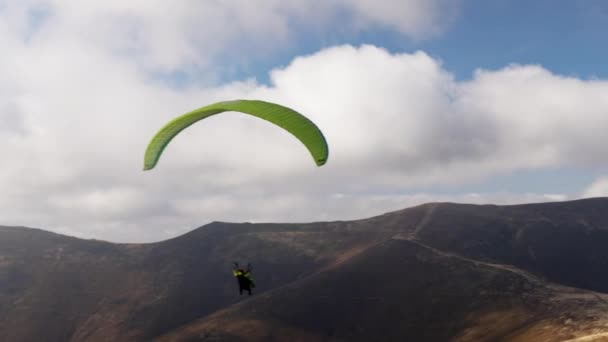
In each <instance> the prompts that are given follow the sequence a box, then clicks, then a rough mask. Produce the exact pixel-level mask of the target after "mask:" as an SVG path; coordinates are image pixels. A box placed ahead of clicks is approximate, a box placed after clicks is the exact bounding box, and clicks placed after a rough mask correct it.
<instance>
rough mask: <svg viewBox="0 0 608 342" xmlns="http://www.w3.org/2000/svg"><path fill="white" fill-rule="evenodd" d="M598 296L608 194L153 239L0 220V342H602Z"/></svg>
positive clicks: (605, 320)
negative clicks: (84, 234)
mask: <svg viewBox="0 0 608 342" xmlns="http://www.w3.org/2000/svg"><path fill="white" fill-rule="evenodd" d="M234 261H239V262H241V263H243V264H246V263H247V262H251V263H252V264H253V266H254V270H253V276H254V279H255V281H256V285H257V286H256V288H255V289H254V295H253V296H251V297H250V296H247V295H243V296H240V295H239V294H238V290H237V284H236V281H235V279H233V276H232V274H231V266H232V263H233V262H234ZM606 293H608V198H594V199H585V200H578V201H570V202H556V203H540V204H524V205H511V206H496V205H465V204H454V203H429V204H424V205H420V206H417V207H412V208H408V209H404V210H400V211H396V212H391V213H387V214H384V215H380V216H376V217H372V218H369V219H364V220H357V221H335V222H318V223H308V224H276V223H273V224H270V223H269V224H263V223H260V224H249V223H241V224H237V223H223V222H214V223H211V224H208V225H205V226H203V227H200V228H198V229H195V230H193V231H191V232H189V233H187V234H185V235H182V236H179V237H177V238H174V239H171V240H167V241H163V242H158V243H151V244H115V243H109V242H103V241H97V240H82V239H77V238H73V237H68V236H63V235H58V234H54V233H50V232H46V231H43V230H39V229H30V228H24V227H0V340H2V341H28V342H29V341H112V342H119V341H551V342H553V341H568V340H569V341H600V340H602V338H605V339H606V340H608V294H606Z"/></svg>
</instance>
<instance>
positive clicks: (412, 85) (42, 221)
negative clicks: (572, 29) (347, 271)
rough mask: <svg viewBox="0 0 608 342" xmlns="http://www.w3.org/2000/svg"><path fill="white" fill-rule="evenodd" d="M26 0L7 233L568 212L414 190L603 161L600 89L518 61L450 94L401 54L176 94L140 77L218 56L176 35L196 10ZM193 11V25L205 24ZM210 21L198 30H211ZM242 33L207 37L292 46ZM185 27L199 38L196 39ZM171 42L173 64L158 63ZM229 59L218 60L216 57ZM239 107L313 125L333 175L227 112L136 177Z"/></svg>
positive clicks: (438, 75)
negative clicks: (202, 113)
mask: <svg viewBox="0 0 608 342" xmlns="http://www.w3.org/2000/svg"><path fill="white" fill-rule="evenodd" d="M23 3H27V4H30V5H31V4H34V5H36V6H38V5H39V6H41V7H40V9H39V10H38V12H35V14H33V15H32V14H31V13H30V12H28V11H26V10H25V8H26V7H24V6H21V5H14V4H15V3H12V2H11V3H10V4H9V5H8V6H7V5H5V6H4V7H1V6H0V8H2V9H0V41H1V42H2V44H3V45H2V46H3V53H2V54H1V55H0V58H2V61H3V63H0V75H1V76H0V90H1V92H2V93H1V94H0V120H1V122H2V125H3V128H2V129H0V139H2V144H0V154H2V156H3V159H4V165H5V166H3V167H2V168H0V188H1V189H2V196H0V224H8V225H10V224H12V225H27V226H34V227H40V228H46V229H53V230H56V231H59V232H64V233H68V234H71V235H77V236H83V237H95V238H103V239H110V240H113V241H154V240H159V239H163V238H167V237H171V236H174V235H176V234H179V233H182V232H185V231H187V230H189V229H192V228H194V227H197V226H199V225H201V224H204V223H206V222H209V221H213V220H227V221H253V222H260V221H273V222H277V221H314V220H332V219H352V218H361V217H367V216H371V215H375V214H380V213H383V212H386V211H389V210H394V209H401V208H403V207H406V206H409V205H415V204H419V203H422V202H428V201H454V202H469V203H488V202H490V203H499V204H506V203H520V202H535V201H552V200H562V199H566V198H567V197H568V195H567V194H551V193H550V191H547V192H548V194H514V193H497V194H467V193H465V194H461V195H449V196H448V195H437V194H425V193H424V192H421V191H420V190H415V189H420V188H423V187H424V186H428V185H433V186H441V185H462V184H466V183H473V182H477V181H479V180H482V179H487V178H489V177H492V176H494V175H498V174H504V173H509V172H513V171H517V170H533V169H540V168H546V167H553V168H556V167H561V166H569V167H576V166H581V165H585V166H589V167H598V166H606V165H605V163H606V162H605V161H604V159H603V158H600V156H604V155H606V152H607V151H606V149H607V148H608V147H606V146H608V144H606V141H605V139H606V135H605V134H604V132H603V131H604V130H603V129H602V128H603V127H606V124H608V122H607V121H608V117H607V116H606V115H605V113H606V112H607V111H608V99H607V98H606V96H604V94H605V93H606V91H607V90H608V82H606V81H603V80H594V81H586V80H581V79H576V78H571V77H564V76H560V75H556V74H553V73H551V72H550V71H548V70H546V69H544V68H542V67H541V66H530V65H527V66H518V65H512V66H507V67H505V68H503V69H500V70H479V71H477V72H476V73H475V75H474V76H473V78H472V79H471V80H468V81H456V80H454V78H453V76H452V75H451V74H450V73H449V72H448V71H446V70H445V69H443V67H442V65H441V63H440V62H439V61H437V60H436V59H434V58H432V57H430V56H429V55H427V54H426V53H424V52H421V51H419V52H415V53H399V54H391V53H389V52H388V51H386V50H384V49H382V48H378V47H375V46H370V45H365V46H360V47H355V46H349V45H344V46H337V47H332V48H328V49H324V50H321V51H318V52H316V53H314V54H312V55H308V56H300V57H298V58H296V59H294V60H293V61H292V63H290V64H289V65H287V66H285V67H283V68H277V69H275V70H273V71H272V72H271V75H270V80H271V84H270V85H268V86H266V85H261V84H258V83H257V82H255V81H254V80H244V81H241V82H231V83H227V84H222V85H220V86H213V87H212V86H209V87H202V86H194V85H193V86H188V87H185V88H183V89H179V90H178V89H173V88H171V87H168V86H166V85H163V84H161V83H158V82H153V81H151V80H150V74H149V73H148V72H147V71H146V68H143V69H142V68H139V67H138V66H139V65H145V66H146V67H154V68H169V69H170V68H180V67H183V66H184V65H187V64H189V63H195V60H196V63H199V62H201V60H204V58H203V57H205V58H206V57H209V56H213V53H211V54H209V55H207V54H202V55H201V52H200V50H198V49H199V48H200V44H198V43H200V42H202V41H198V40H197V39H203V38H200V37H198V36H197V35H198V34H202V33H200V32H201V31H202V30H201V26H200V23H201V22H203V21H201V20H202V19H201V18H202V17H196V19H192V18H190V17H188V16H186V18H182V20H179V22H176V20H177V19H176V18H178V17H180V15H182V14H183V13H182V14H180V13H181V12H180V13H173V12H171V11H186V9H185V8H186V7H183V8H182V7H181V6H186V5H176V7H174V8H173V7H172V8H171V9H167V11H169V12H167V13H173V14H174V15H172V16H170V17H171V18H161V17H162V16H161V15H160V13H161V12H162V11H161V10H160V9H162V8H163V7H162V6H164V5H162V6H161V5H159V3H155V4H156V5H158V6H161V7H154V6H152V5H150V8H147V7H146V6H148V5H147V4H151V3H153V2H148V1H146V2H128V3H125V2H120V3H119V2H112V1H109V2H103V3H102V2H100V3H99V4H94V5H91V6H92V7H87V8H80V7H79V6H84V5H80V3H77V2H70V3H67V2H42V1H40V2H38V1H30V2H23ZM197 3H198V2H197ZM225 3H226V4H231V5H230V6H236V5H234V4H237V2H225ZM284 3H286V2H279V1H277V2H273V1H268V2H262V3H261V5H260V6H261V7H262V8H265V7H264V6H268V7H269V8H273V10H272V11H271V10H268V11H270V12H268V13H271V14H272V15H279V14H277V13H283V12H281V11H284V10H277V9H275V7H272V6H278V7H276V8H282V7H280V6H293V7H294V8H296V9H290V11H296V12H297V13H300V14H298V15H301V16H305V15H308V14H306V13H308V12H307V11H309V10H310V9H309V8H307V7H305V6H302V7H298V6H297V4H298V2H293V3H291V2H290V5H286V4H284ZM332 3H333V2H332ZM355 3H356V4H358V5H357V6H361V7H360V8H361V9H353V10H357V11H361V12H366V11H365V10H364V8H365V6H367V5H366V2H365V1H358V2H353V4H355ZM388 3H390V2H386V4H388ZM135 4H139V6H141V7H137V8H136V6H135ZM412 4H413V2H412ZM364 5H365V6H364ZM20 6H21V7H20ZM95 6H97V7H95ZM192 6H193V7H189V9H190V10H191V11H192V14H193V15H194V14H195V13H198V12H197V11H202V10H201V9H199V7H197V6H198V5H192ZM214 6H229V5H224V2H222V5H219V4H216V5H214ZM244 6H245V5H244ZM323 6H328V5H323ZM342 6H346V5H344V3H342ZM353 6H354V5H353ZM425 6H427V5H425ZM152 7H153V8H152ZM237 7H238V6H237ZM245 8H246V7H245ZM290 8H291V7H290ZM358 8H359V7H358ZM421 8H426V7H424V6H423V7H421ZM150 11H151V12H153V14H149V13H148V12H150ZM235 11H238V10H235ZM285 11H286V10H285ZM298 11H299V12H298ZM425 11H426V10H425ZM262 12H263V11H262ZM7 13H10V14H11V15H8V14H7ZM239 13H240V12H239ZM244 13H245V12H243V13H240V14H238V13H237V14H235V13H230V14H229V15H231V16H232V15H236V16H237V17H238V15H244ZM256 13H258V12H257V8H256ZM289 13H291V12H289ZM294 13H295V12H294ZM313 13H314V12H313ZM381 13H384V12H381ZM387 13H388V12H387ZM12 14H15V15H14V16H13V15H12ZM18 14H19V15H18ZM271 14H268V15H271ZM226 15H228V14H226ZM369 15H370V16H372V17H370V18H376V19H373V20H381V19H378V18H384V17H383V16H382V15H381V14H372V13H369ZM391 15H392V14H391ZM133 16H134V17H135V19H133V18H132V17H133ZM139 16H143V17H141V18H139ZM272 18H274V17H272V16H271V17H262V19H260V18H257V19H256V18H248V19H246V20H254V21H255V20H259V21H261V22H262V23H265V22H267V21H272ZM280 18H283V20H288V19H287V18H290V16H289V15H284V16H282V17H280ZM301 18H304V17H301ZM110 19H111V20H110ZM156 19H158V20H159V21H160V22H159V23H158V25H159V26H158V27H159V29H158V30H161V28H162V29H163V30H164V29H166V30H168V31H167V32H159V31H155V30H156V29H148V28H147V26H146V25H151V23H152V22H154V20H156ZM32 20H33V21H34V22H36V23H37V24H38V25H39V26H40V27H41V28H40V29H38V31H36V32H32V29H33V28H32V26H31V24H28V25H25V24H23V22H24V21H32ZM107 20H109V21H107ZM121 20H124V21H125V23H122V22H121ZM148 20H149V21H150V22H148ZM163 20H168V21H169V22H166V23H163V22H162V21H163ZM188 20H191V22H190V23H189V24H187V23H188ZM209 20H210V21H209V22H208V23H209V25H205V26H204V27H207V26H213V25H212V24H213V20H217V18H210V19H209ZM243 20H245V19H243ZM246 20H245V21H244V22H243V23H241V22H239V21H237V22H238V23H239V24H234V25H235V26H237V27H238V30H240V31H235V32H236V33H229V32H232V31H231V30H237V29H236V28H234V27H232V26H230V25H224V26H223V27H224V29H225V30H227V31H229V32H228V33H227V32H223V31H222V32H218V31H212V32H213V33H212V34H217V35H226V34H230V35H232V34H233V35H234V39H237V40H239V39H250V37H251V36H250V34H257V35H260V36H267V37H266V38H267V39H268V38H273V37H275V36H274V35H275V34H279V36H278V37H279V38H280V37H281V36H280V32H281V30H282V29H280V28H277V27H274V26H272V28H270V27H267V28H266V29H260V31H255V30H257V25H254V24H253V23H248V22H247V21H246ZM310 20H313V19H310ZM314 20H322V19H318V18H317V19H314ZM323 20H324V19H323ZM369 20H372V19H369ZM387 20H388V19H387ZM395 20H397V19H395ZM117 21H118V22H117ZM91 23H94V24H95V25H93V24H91ZM195 23H196V24H197V25H194V24H195ZM383 23H385V24H386V23H389V21H383ZM115 24H116V25H118V26H114V25H115ZM123 24H124V25H127V26H128V25H134V26H133V31H132V35H131V36H125V37H123V36H121V37H116V40H113V39H112V36H113V35H116V34H117V32H114V31H112V30H113V29H115V27H119V28H121V30H122V29H123V28H124V30H127V26H124V27H123V26H121V25H123ZM181 25H187V27H188V28H189V29H192V30H194V28H192V27H191V26H189V25H192V26H193V27H194V26H196V30H195V31H196V32H193V33H191V34H190V33H188V32H189V31H188V29H186V28H182V27H181ZM269 25H270V24H269ZM272 25H283V24H281V21H279V22H278V23H273V24H272ZM89 26H90V27H89ZM106 26H107V27H106ZM113 27H114V28H113ZM289 27H290V26H289V25H288V24H285V26H284V28H285V30H287V31H285V32H287V33H285V34H287V35H289V34H290V33H289ZM213 29H216V27H214V28H213ZM87 30H89V31H87ZM90 30H93V31H95V32H93V31H90ZM149 30H151V31H149ZM252 30H253V31H255V32H250V31H252ZM127 31H128V30H127ZM140 31H141V32H140ZM243 32H245V33H243ZM277 32H279V33H277ZM205 34H207V33H205ZM157 35H158V36H159V40H158V41H156V40H155V39H156V38H155V37H156V36H157ZM222 37H223V36H222ZM227 37H228V36H227ZM243 37H247V38H243ZM26 38H27V39H26ZM279 38H277V39H279ZM125 39H126V40H125ZM129 39H131V40H129ZM204 39H208V38H204ZM231 39H232V38H227V41H228V42H230V41H231ZM260 39H262V38H260ZM262 40H263V39H262ZM279 41H280V39H279ZM163 46H167V47H170V48H171V49H173V50H174V54H168V55H165V54H164V52H165V51H164V50H163V51H160V50H162V49H160V48H161V47H163ZM223 48H225V47H214V49H216V51H217V53H219V51H223V50H222V49H223ZM158 49H160V50H158ZM222 53H223V52H222ZM133 56H134V57H133ZM192 56H197V57H196V58H195V59H191V58H193V57H192ZM131 57H133V58H131ZM201 58H202V59H201ZM209 58H211V59H209V60H208V61H207V62H209V61H211V60H212V59H213V58H212V57H209ZM5 61H8V62H6V63H5ZM201 63H206V62H201ZM209 63H210V62H209ZM236 98H259V99H265V100H268V101H275V102H279V103H282V104H285V105H287V106H291V107H293V108H295V109H297V110H298V111H300V112H302V113H304V114H305V115H306V116H308V117H309V118H311V119H312V120H313V121H314V122H316V123H317V124H318V125H319V126H320V128H321V129H322V130H323V131H324V132H325V135H326V137H327V140H328V143H329V146H330V157H329V161H328V163H327V164H326V165H325V166H323V167H321V168H317V167H316V166H315V165H314V162H313V161H312V159H311V158H310V156H309V155H308V152H307V151H306V150H305V148H304V147H303V146H302V145H301V144H300V143H299V142H298V141H296V140H295V139H293V138H292V137H291V136H289V135H288V134H287V133H286V132H284V131H282V130H280V129H276V128H275V127H272V126H271V125H270V124H268V123H267V122H264V121H262V120H258V119H255V118H253V117H248V116H244V115H239V114H237V113H225V114H222V115H221V116H217V117H213V118H210V119H209V120H206V122H204V123H200V124H198V125H194V126H192V127H190V128H188V129H187V130H185V131H184V132H182V134H180V136H178V137H177V138H176V139H174V141H172V142H171V144H170V145H169V147H168V148H167V149H166V150H165V154H164V155H163V157H162V158H161V161H160V163H159V165H158V166H157V167H156V168H155V169H154V170H152V171H148V172H142V171H141V168H142V163H143V152H144V150H145V147H146V144H147V142H148V140H149V139H150V138H151V136H152V135H153V134H154V133H155V132H156V130H157V129H158V128H160V127H161V126H162V125H163V124H164V123H166V122H167V121H168V120H170V119H172V118H173V117H175V116H176V115H179V114H181V113H184V112H186V111H189V110H191V109H193V108H196V107H199V106H202V105H204V104H207V103H210V102H214V101H220V100H229V99H236Z"/></svg>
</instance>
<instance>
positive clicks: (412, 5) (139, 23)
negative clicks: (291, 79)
mask: <svg viewBox="0 0 608 342" xmlns="http://www.w3.org/2000/svg"><path fill="white" fill-rule="evenodd" d="M457 3H459V1H457V2H454V1H450V2H447V1H445V0H407V1H404V0H384V1H368V0H356V1H345V0H327V1H322V2H319V1H310V0H290V1H283V0H258V1H249V0H228V1H209V0H205V1H199V0H184V1H179V2H167V1H162V0H145V1H144V0H134V1H121V0H107V1H95V2H83V1H62V0H23V1H12V2H11V1H3V2H2V3H0V5H1V6H0V20H1V21H0V22H1V23H2V24H4V25H0V26H5V27H4V29H7V28H8V29H9V30H10V32H8V34H10V35H12V36H13V37H12V39H15V38H16V39H18V40H21V41H23V42H26V43H27V44H28V45H33V44H45V43H52V44H56V43H57V40H61V41H62V42H63V43H64V44H77V45H79V48H80V49H90V50H96V49H100V48H101V49H102V50H104V51H105V52H111V53H113V54H117V55H120V56H122V57H125V59H126V60H131V61H132V62H135V65H136V66H137V67H143V68H145V69H146V70H147V71H157V72H171V71H179V70H183V69H184V68H189V69H190V72H194V71H193V70H197V69H198V70H204V71H205V73H202V72H201V73H198V74H197V77H203V75H205V74H207V73H210V72H211V71H212V70H213V69H218V66H223V67H224V68H230V67H229V66H228V65H226V64H224V63H221V61H225V60H226V59H228V60H229V61H230V62H231V63H237V62H242V61H243V56H247V59H248V60H251V59H254V58H255V57H267V56H268V55H270V54H272V53H273V52H277V51H279V49H281V48H284V47H288V46H291V45H293V44H297V36H296V35H295V34H296V32H297V31H302V30H305V31H309V32H316V33H318V34H320V35H321V36H323V34H324V32H331V31H335V29H336V28H338V29H339V30H340V31H342V32H352V31H360V30H366V29H368V28H374V27H381V28H388V29H394V30H396V31H398V32H400V33H402V34H403V35H406V36H408V37H411V38H414V39H422V38H426V37H430V36H433V35H436V34H438V33H439V32H441V31H442V30H443V29H445V26H446V25H447V23H449V22H451V20H450V19H449V18H453V17H454V16H455V15H456V14H457V9H458V6H457V5H455V4H457ZM1 29H2V28H0V30H1ZM1 32H2V31H0V37H1V36H2V34H1ZM127 57H128V58H127ZM211 65H213V67H214V68H213V69H212V68H210V66H211Z"/></svg>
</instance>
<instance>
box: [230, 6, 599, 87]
mask: <svg viewBox="0 0 608 342" xmlns="http://www.w3.org/2000/svg"><path fill="white" fill-rule="evenodd" d="M336 24H337V25H336V26H333V27H332V29H331V30H329V31H327V32H323V33H322V34H315V33H311V32H310V30H307V29H301V31H300V32H299V35H298V36H297V37H296V38H294V40H295V41H296V42H297V43H294V44H293V46H290V47H289V48H287V49H285V50H284V51H280V52H279V53H278V54H277V55H275V56H272V57H270V58H266V59H263V60H259V61H257V60H256V63H255V64H254V65H248V66H245V67H243V68H242V70H241V72H238V73H231V74H228V75H225V78H224V79H223V81H226V80H234V79H240V78H243V77H255V78H256V79H257V80H259V81H260V82H264V83H267V82H268V71H269V70H271V69H273V68H275V67H276V66H277V65H286V64H288V63H289V62H290V61H291V60H292V59H293V58H294V57H296V56H299V55H306V54H311V53H314V52H316V51H318V50H320V49H322V48H325V47H328V46H333V45H339V44H354V45H359V44H374V45H378V46H382V47H384V48H386V49H388V50H389V51H392V52H414V51H416V50H423V51H425V52H427V53H429V54H431V55H432V56H436V57H438V58H440V59H441V60H442V61H443V63H444V66H445V68H446V69H447V70H448V71H450V72H452V73H453V74H454V75H455V77H456V78H457V79H461V80H462V79H470V78H471V75H472V73H473V72H474V71H475V70H476V69H478V68H483V69H499V68H502V67H504V66H506V65H508V64H511V63H517V64H540V65H542V66H543V67H545V68H546V69H548V70H550V71H552V72H555V73H558V74H562V75H568V76H576V77H581V78H586V79H587V78H594V77H597V78H606V77H608V63H606V56H607V55H608V44H606V41H608V3H606V2H605V1H602V0H587V1H580V0H578V1H569V0H554V1H551V0H537V1H526V0H493V1H481V0H470V1H462V2H461V7H460V8H459V14H458V16H457V18H456V19H455V20H454V23H453V24H452V25H450V26H449V27H448V28H447V29H446V30H445V31H444V32H443V33H442V34H440V35H439V36H437V37H434V38H429V39H423V40H418V39H411V38H410V37H407V36H404V35H402V34H400V33H398V32H395V31H393V30H390V29H386V28H384V29H382V28H381V29H378V28H375V29H373V30H368V31H365V32H360V33H357V34H354V33H352V32H344V31H342V32H341V30H340V28H339V24H340V23H339V22H338V23H336Z"/></svg>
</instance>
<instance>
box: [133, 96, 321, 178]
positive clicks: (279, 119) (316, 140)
mask: <svg viewBox="0 0 608 342" xmlns="http://www.w3.org/2000/svg"><path fill="white" fill-rule="evenodd" d="M227 111H235V112H241V113H245V114H249V115H253V116H255V117H258V118H260V119H263V120H266V121H269V122H271V123H273V124H275V125H277V126H279V127H281V128H283V129H284V130H286V131H288V132H289V133H291V134H292V135H293V136H294V137H295V138H297V139H298V140H299V141H300V142H302V144H304V146H306V148H307V149H308V151H309V152H310V154H311V155H312V157H313V160H314V161H315V163H316V164H317V166H322V165H324V164H325V163H326V162H327V157H328V147H327V142H326V140H325V137H324V136H323V133H322V132H321V130H320V129H319V128H318V127H317V126H316V125H315V124H314V123H313V122H312V121H310V120H309V119H308V118H306V117H305V116H304V115H302V114H300V113H298V112H296V111H295V110H293V109H291V108H287V107H284V106H281V105H278V104H276V103H271V102H265V101H259V100H235V101H224V102H218V103H214V104H211V105H208V106H205V107H202V108H199V109H196V110H193V111H191V112H189V113H186V114H184V115H181V116H179V117H177V118H175V119H173V120H171V121H170V122H169V123H167V124H166V125H165V126H164V127H163V128H161V129H160V130H159V131H158V133H156V135H155V136H154V137H153V138H152V140H151V141H150V143H149V144H148V148H147V149H146V153H145V157H144V171H145V170H150V169H152V168H154V167H155V166H156V164H157V163H158V160H159V159H160V156H161V154H162V153H163V150H164V149H165V147H167V145H168V144H169V142H170V141H171V140H172V139H173V138H174V137H175V136H177V135H178V134H179V133H180V132H181V131H182V130H184V129H186V128H187V127H189V126H190V125H192V124H194V123H195V122H198V121H200V120H203V119H206V118H208V117H210V116H212V115H215V114H219V113H222V112H227Z"/></svg>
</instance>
